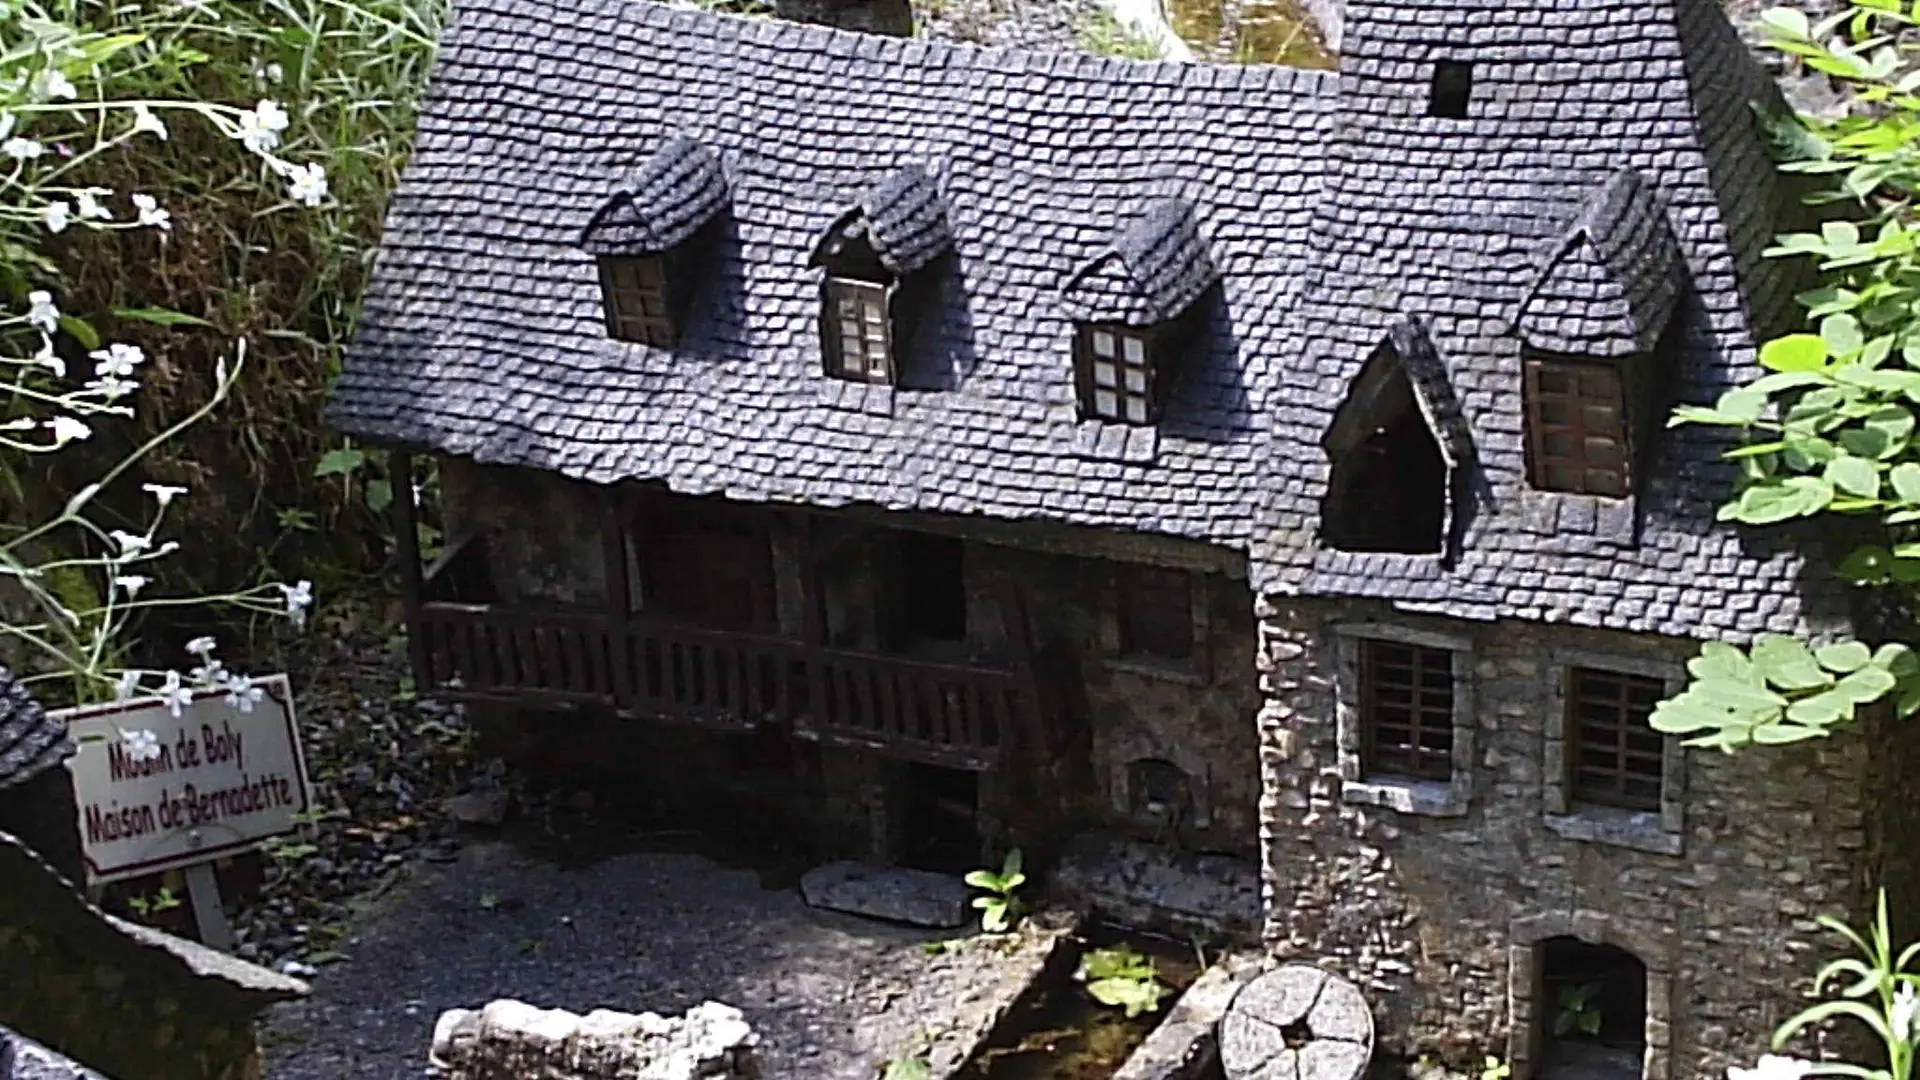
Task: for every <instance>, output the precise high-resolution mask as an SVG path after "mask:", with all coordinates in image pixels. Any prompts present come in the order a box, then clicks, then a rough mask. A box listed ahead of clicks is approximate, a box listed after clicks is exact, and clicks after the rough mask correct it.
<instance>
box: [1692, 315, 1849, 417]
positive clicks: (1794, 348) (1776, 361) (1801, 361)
mask: <svg viewBox="0 0 1920 1080" xmlns="http://www.w3.org/2000/svg"><path fill="white" fill-rule="evenodd" d="M1840 319H1845V320H1847V321H1848V322H1849V323H1851V324H1852V326H1853V338H1854V341H1855V346H1854V347H1856V348H1857V347H1858V339H1859V337H1860V321H1859V320H1858V319H1855V318H1854V317H1853V316H1852V315H1848V314H1845V313H1839V314H1834V315H1829V316H1827V317H1826V319H1825V320H1823V321H1822V322H1821V324H1820V333H1819V334H1788V335H1787V336H1786V337H1778V338H1774V339H1773V340H1772V341H1769V342H1767V343H1766V344H1765V345H1763V346H1761V347H1760V363H1761V365H1762V366H1764V367H1765V368H1766V369H1767V370H1768V371H1778V372H1802V371H1818V370H1820V369H1821V368H1824V367H1826V366H1827V356H1828V348H1829V346H1832V345H1833V341H1834V337H1833V336H1831V335H1829V334H1828V331H1827V327H1828V326H1830V325H1831V326H1833V327H1834V328H1835V329H1834V333H1835V334H1839V333H1840V332H1841V330H1840V327H1839V324H1838V322H1837V320H1840ZM1833 351H1835V352H1845V351H1846V350H1845V349H1842V348H1839V347H1838V346H1834V349H1833ZM1723 400H1724V399H1723Z"/></svg>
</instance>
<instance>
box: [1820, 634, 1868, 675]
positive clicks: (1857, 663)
mask: <svg viewBox="0 0 1920 1080" xmlns="http://www.w3.org/2000/svg"><path fill="white" fill-rule="evenodd" d="M1813 657H1814V659H1816V660H1818V661H1820V666H1821V667H1823V668H1826V669H1827V670H1828V671H1831V672H1833V673H1835V674H1837V675H1845V674H1847V673H1849V672H1854V671H1859V670H1860V669H1861V668H1863V667H1866V666H1867V664H1868V663H1870V662H1871V661H1872V660H1873V651H1872V650H1870V649H1868V648H1867V647H1866V646H1865V645H1863V644H1861V643H1860V642H1858V641H1836V642H1834V643H1833V644H1831V645H1823V646H1821V647H1820V648H1818V649H1816V650H1814V653H1813Z"/></svg>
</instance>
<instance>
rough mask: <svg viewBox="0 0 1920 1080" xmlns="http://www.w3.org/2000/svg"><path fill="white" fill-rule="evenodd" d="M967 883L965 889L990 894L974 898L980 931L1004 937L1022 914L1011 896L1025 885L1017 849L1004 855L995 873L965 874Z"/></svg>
mask: <svg viewBox="0 0 1920 1080" xmlns="http://www.w3.org/2000/svg"><path fill="white" fill-rule="evenodd" d="M966 880H967V884H968V885H971V886H973V887H974V888H976V889H985V890H986V891H987V892H988V893H989V894H991V895H988V896H976V897H974V898H973V906H974V907H976V908H978V909H979V910H980V929H982V930H985V931H986V932H987V933H989V934H999V933H1004V932H1006V931H1007V930H1009V929H1011V928H1012V927H1013V922H1014V920H1015V919H1017V918H1019V917H1020V912H1021V911H1022V910H1024V908H1023V906H1022V905H1021V903H1020V899H1019V897H1017V896H1015V895H1014V893H1015V891H1016V890H1018V889H1019V888H1020V886H1022V885H1024V884H1026V881H1027V875H1026V874H1025V873H1024V872H1022V870H1021V857H1020V849H1019V848H1014V849H1013V850H1012V851H1009V852H1007V857H1006V859H1005V861H1003V862H1002V863H1001V864H1000V870H999V872H998V873H995V872H994V871H992V870H974V871H971V872H969V873H968V874H967V879H966Z"/></svg>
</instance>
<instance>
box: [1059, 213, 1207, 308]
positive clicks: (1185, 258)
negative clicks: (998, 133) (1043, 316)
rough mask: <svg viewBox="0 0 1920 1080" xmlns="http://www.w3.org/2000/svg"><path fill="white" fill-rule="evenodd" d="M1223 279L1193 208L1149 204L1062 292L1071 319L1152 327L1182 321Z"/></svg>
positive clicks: (1136, 214)
mask: <svg viewBox="0 0 1920 1080" xmlns="http://www.w3.org/2000/svg"><path fill="white" fill-rule="evenodd" d="M1219 278H1220V275H1219V273H1218V272H1217V271H1216V270H1215V269H1214V266H1213V260H1212V259H1211V258H1210V257H1209V256H1208V254H1207V245H1206V241H1205V240H1203V239H1201V236H1200V224H1199V222H1198V221H1197V220H1196V219H1195V217H1194V211H1193V205H1192V204H1191V203H1189V202H1187V201H1186V200H1185V199H1178V198H1155V199H1149V200H1147V201H1145V202H1143V203H1142V204H1140V206H1139V207H1138V208H1137V210H1136V212H1135V213H1134V215H1133V216H1132V218H1131V219H1130V220H1128V221H1127V222H1126V223H1125V224H1123V225H1122V226H1121V227H1120V228H1119V229H1117V230H1115V232H1114V233H1113V235H1112V236H1111V237H1110V238H1109V239H1108V240H1107V242H1106V243H1105V245H1103V247H1102V248H1101V250H1100V251H1099V253H1098V254H1096V255H1094V256H1093V257H1092V258H1091V259H1088V260H1087V261H1086V262H1084V263H1082V264H1081V265H1080V266H1079V267H1078V268H1077V269H1076V270H1074V272H1073V273H1072V275H1071V276H1069V277H1068V278H1067V281H1066V284H1065V285H1063V286H1062V287H1061V289H1060V303H1061V306H1062V308H1064V309H1065V311H1066V313H1067V315H1068V317H1069V318H1072V319H1076V320H1080V321H1084V322H1114V323H1123V324H1125V325H1127V326H1152V325H1154V324H1155V323H1163V322H1166V321H1168V320H1170V319H1173V318H1175V317H1177V316H1178V315H1179V314H1180V313H1181V312H1183V311H1185V310H1187V308H1189V307H1191V306H1192V305H1193V302H1194V301H1195V300H1198V299H1199V298H1200V295H1201V294H1202V293H1204V292H1206V291H1207V289H1208V288H1209V287H1210V286H1212V285H1213V283H1214V282H1215V281H1218V280H1219Z"/></svg>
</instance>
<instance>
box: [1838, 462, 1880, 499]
mask: <svg viewBox="0 0 1920 1080" xmlns="http://www.w3.org/2000/svg"><path fill="white" fill-rule="evenodd" d="M1826 478H1827V482H1828V483H1830V484H1832V485H1833V486H1834V487H1836V488H1838V489H1840V490H1841V491H1844V492H1846V493H1847V494H1849V495H1858V496H1860V497H1861V498H1863V499H1873V498H1878V497H1879V495H1880V469H1879V467H1878V466H1876V465H1875V464H1874V463H1873V462H1872V461H1871V460H1869V459H1867V458H1863V457H1854V456H1853V455H1852V454H1843V455H1841V456H1840V457H1837V458H1834V459H1833V460H1832V461H1829V462H1828V463H1827V471H1826Z"/></svg>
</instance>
